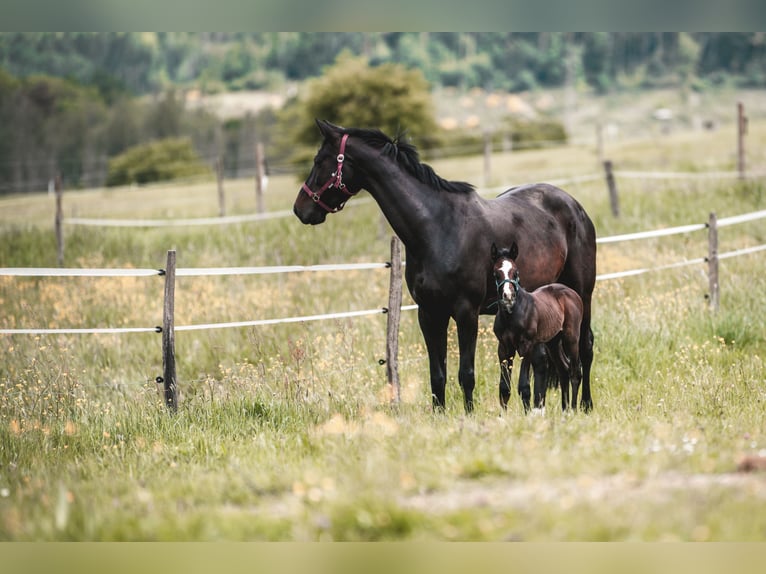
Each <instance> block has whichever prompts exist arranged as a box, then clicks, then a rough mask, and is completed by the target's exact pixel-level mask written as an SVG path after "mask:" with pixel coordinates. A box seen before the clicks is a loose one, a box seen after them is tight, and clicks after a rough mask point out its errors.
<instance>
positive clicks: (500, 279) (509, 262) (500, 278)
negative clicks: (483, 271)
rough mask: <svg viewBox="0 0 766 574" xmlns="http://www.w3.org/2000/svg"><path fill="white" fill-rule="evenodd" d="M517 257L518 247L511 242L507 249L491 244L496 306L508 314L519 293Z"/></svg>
mask: <svg viewBox="0 0 766 574" xmlns="http://www.w3.org/2000/svg"><path fill="white" fill-rule="evenodd" d="M518 255H519V247H518V245H516V242H515V241H514V242H513V245H511V247H510V249H509V248H505V247H504V248H501V249H498V247H497V246H496V245H495V244H494V243H493V244H492V253H491V257H492V263H493V267H492V273H493V274H494V276H495V285H497V299H498V304H499V305H500V306H501V307H502V308H503V309H505V311H507V312H508V313H510V312H511V311H512V310H513V306H514V304H515V303H516V295H517V294H518V292H519V269H518V267H516V261H515V259H516V257H518Z"/></svg>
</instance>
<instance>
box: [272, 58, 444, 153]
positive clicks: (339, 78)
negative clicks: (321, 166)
mask: <svg viewBox="0 0 766 574" xmlns="http://www.w3.org/2000/svg"><path fill="white" fill-rule="evenodd" d="M432 106H433V104H432V101H431V94H430V91H429V85H428V82H426V80H425V78H423V75H422V73H421V72H420V70H408V69H407V68H405V67H404V66H401V65H398V64H391V63H387V64H383V65H381V66H377V67H371V66H370V65H369V64H368V61H367V60H366V59H365V58H355V57H352V56H350V55H348V54H341V56H339V57H338V60H337V61H336V63H335V65H334V66H332V67H331V68H328V69H327V70H325V73H324V75H323V76H322V77H320V78H318V79H314V80H312V81H310V82H309V84H308V86H307V89H306V92H305V96H304V97H303V98H301V99H299V100H296V101H294V102H292V105H290V106H288V107H287V109H286V110H285V111H284V112H283V114H282V115H281V117H280V124H281V126H282V130H281V131H283V132H284V133H287V134H288V138H287V140H288V141H286V142H283V143H284V144H287V145H289V144H290V143H292V146H291V147H294V145H295V144H296V143H297V144H299V145H303V146H306V147H304V148H303V149H302V150H300V151H299V152H298V153H293V154H292V155H293V159H294V160H295V161H301V160H304V159H305V158H306V154H307V148H309V147H310V148H311V149H312V152H313V147H314V146H315V145H316V143H317V141H318V137H319V134H318V132H317V129H316V125H315V123H314V120H315V119H323V120H328V121H330V122H332V123H334V124H338V125H343V126H349V127H351V126H353V127H368V128H379V129H380V130H382V131H383V132H385V133H387V134H388V135H391V136H394V135H395V134H397V133H399V132H402V131H405V130H406V131H407V133H408V134H410V135H411V136H412V137H413V138H414V139H415V140H416V141H417V143H418V145H420V146H423V147H428V146H429V145H430V144H431V142H432V141H433V139H432V138H433V137H434V134H435V132H436V130H437V126H436V121H435V119H434V112H433V107H432ZM309 157H310V156H309Z"/></svg>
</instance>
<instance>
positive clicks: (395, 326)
mask: <svg viewBox="0 0 766 574" xmlns="http://www.w3.org/2000/svg"><path fill="white" fill-rule="evenodd" d="M401 253H402V249H401V244H400V242H399V238H398V237H396V235H394V236H393V237H391V282H390V285H389V291H388V320H387V322H386V376H387V377H388V384H389V385H391V403H392V404H395V405H398V404H399V401H400V400H401V391H400V388H399V318H400V316H401V313H402V255H401Z"/></svg>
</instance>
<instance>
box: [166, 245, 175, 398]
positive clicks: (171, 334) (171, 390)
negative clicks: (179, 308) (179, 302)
mask: <svg viewBox="0 0 766 574" xmlns="http://www.w3.org/2000/svg"><path fill="white" fill-rule="evenodd" d="M175 291H176V252H175V250H174V249H173V250H170V251H168V262H167V266H166V267H165V303H164V305H163V310H162V373H163V378H162V382H163V384H164V390H165V404H166V405H167V407H168V409H170V411H171V412H176V411H177V410H178V391H177V379H176V336H175V317H174V315H175Z"/></svg>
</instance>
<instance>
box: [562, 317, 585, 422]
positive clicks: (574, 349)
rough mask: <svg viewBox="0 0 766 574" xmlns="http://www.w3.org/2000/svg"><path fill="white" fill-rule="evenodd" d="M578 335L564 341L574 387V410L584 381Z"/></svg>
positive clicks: (570, 381) (570, 377)
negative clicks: (581, 381) (582, 380)
mask: <svg viewBox="0 0 766 574" xmlns="http://www.w3.org/2000/svg"><path fill="white" fill-rule="evenodd" d="M577 335H578V333H577V332H575V333H572V334H571V335H570V336H568V337H567V338H565V339H564V341H563V351H564V353H565V354H566V359H567V362H568V364H569V365H568V366H569V368H568V373H567V376H568V378H569V384H570V386H571V387H572V408H573V409H576V408H577V393H578V392H579V390H580V380H581V379H582V363H581V362H580V341H579V339H578V337H577Z"/></svg>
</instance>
